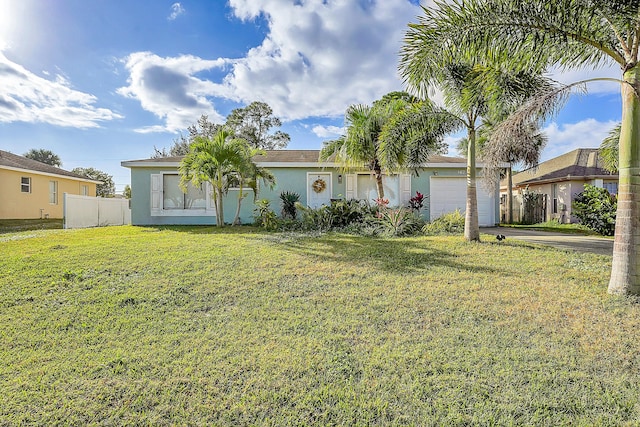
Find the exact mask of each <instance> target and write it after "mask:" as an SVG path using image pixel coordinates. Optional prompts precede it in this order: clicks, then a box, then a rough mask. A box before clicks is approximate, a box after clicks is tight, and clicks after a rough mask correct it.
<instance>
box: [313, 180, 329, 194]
mask: <svg viewBox="0 0 640 427" xmlns="http://www.w3.org/2000/svg"><path fill="white" fill-rule="evenodd" d="M311 188H313V191H315V192H316V193H322V192H323V191H324V190H325V188H327V183H326V182H324V179H322V178H318V179H316V180H315V181H314V182H313V184H311Z"/></svg>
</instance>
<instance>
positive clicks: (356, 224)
mask: <svg viewBox="0 0 640 427" xmlns="http://www.w3.org/2000/svg"><path fill="white" fill-rule="evenodd" d="M296 207H297V209H298V210H299V211H300V212H301V223H302V229H304V230H313V231H329V230H343V231H348V232H357V230H359V229H360V228H362V227H366V226H368V225H369V224H370V223H371V221H372V220H373V214H374V212H375V211H376V209H375V208H372V207H371V206H369V205H368V204H367V203H365V202H361V201H358V200H342V199H341V200H332V201H331V204H329V205H327V206H321V207H319V208H309V207H305V206H302V205H301V204H300V203H297V204H296Z"/></svg>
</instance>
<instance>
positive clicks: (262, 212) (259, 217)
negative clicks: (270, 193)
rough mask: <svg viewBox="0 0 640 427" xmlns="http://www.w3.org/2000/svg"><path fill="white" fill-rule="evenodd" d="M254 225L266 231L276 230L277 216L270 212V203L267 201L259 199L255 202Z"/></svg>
mask: <svg viewBox="0 0 640 427" xmlns="http://www.w3.org/2000/svg"><path fill="white" fill-rule="evenodd" d="M256 206H257V208H256V209H255V210H254V212H255V213H256V215H255V217H256V225H258V226H259V227H263V228H265V229H267V230H275V229H277V228H278V216H277V215H276V213H275V212H274V211H272V210H271V202H269V200H267V199H261V200H258V201H257V202H256Z"/></svg>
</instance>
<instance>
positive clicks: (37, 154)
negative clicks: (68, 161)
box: [24, 148, 62, 168]
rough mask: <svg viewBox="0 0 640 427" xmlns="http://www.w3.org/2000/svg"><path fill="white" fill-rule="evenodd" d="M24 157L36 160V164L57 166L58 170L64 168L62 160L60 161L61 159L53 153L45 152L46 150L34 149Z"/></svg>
mask: <svg viewBox="0 0 640 427" xmlns="http://www.w3.org/2000/svg"><path fill="white" fill-rule="evenodd" d="M24 157H26V158H27V159H31V160H35V161H36V162H40V163H46V164H47V165H51V166H55V167H57V168H59V167H61V166H62V160H60V157H59V156H58V155H57V154H55V153H54V152H53V151H51V150H45V149H44V148H32V149H31V150H29V151H27V152H26V153H25V154H24Z"/></svg>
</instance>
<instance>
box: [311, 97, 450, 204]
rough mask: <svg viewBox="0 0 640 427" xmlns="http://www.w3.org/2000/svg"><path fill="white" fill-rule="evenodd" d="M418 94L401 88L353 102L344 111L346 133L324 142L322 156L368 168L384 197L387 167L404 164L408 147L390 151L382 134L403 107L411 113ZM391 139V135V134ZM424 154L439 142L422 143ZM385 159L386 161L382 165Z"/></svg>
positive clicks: (321, 157) (345, 164) (349, 167)
mask: <svg viewBox="0 0 640 427" xmlns="http://www.w3.org/2000/svg"><path fill="white" fill-rule="evenodd" d="M413 101H416V99H415V98H413V97H411V96H410V95H408V94H406V93H402V92H392V93H391V94H388V95H385V96H384V97H383V98H382V99H380V100H377V101H375V102H374V103H373V105H371V106H368V105H364V104H356V105H351V106H350V107H348V108H347V111H346V113H345V133H344V134H343V135H342V136H341V137H340V138H338V139H336V140H333V141H327V142H325V144H324V146H323V147H322V150H321V151H320V160H322V161H326V160H328V159H329V158H330V157H332V156H335V160H336V162H338V163H340V164H342V166H343V167H344V168H345V169H347V170H349V169H354V168H356V169H359V168H367V169H369V170H370V171H371V173H372V174H373V176H374V178H375V180H376V189H377V193H378V198H379V199H383V198H384V185H383V175H384V171H385V170H386V171H392V170H394V169H397V168H400V167H401V166H402V167H404V159H405V156H406V154H407V151H406V150H405V149H404V147H403V149H402V150H401V151H395V152H393V153H392V152H391V151H392V150H391V147H390V146H388V148H389V149H388V150H386V151H385V150H383V147H382V145H381V135H382V133H383V131H384V130H385V129H386V127H388V126H389V125H390V124H392V123H395V122H394V118H396V116H399V115H400V114H401V113H402V112H403V111H406V112H407V114H406V115H403V118H406V117H408V116H409V114H408V113H409V112H413V111H414V109H416V108H417V107H416V105H418V104H419V103H416V102H413ZM390 139H391V138H390ZM421 149H422V151H424V153H425V155H428V154H432V153H435V152H438V151H439V150H440V147H439V146H438V145H437V144H432V145H429V144H423V145H422V146H421ZM383 162H385V163H384V165H383Z"/></svg>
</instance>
